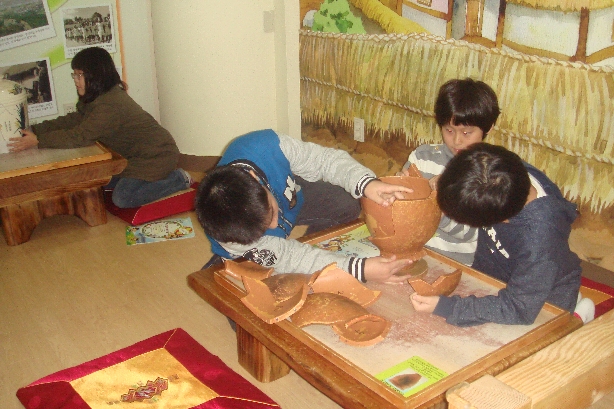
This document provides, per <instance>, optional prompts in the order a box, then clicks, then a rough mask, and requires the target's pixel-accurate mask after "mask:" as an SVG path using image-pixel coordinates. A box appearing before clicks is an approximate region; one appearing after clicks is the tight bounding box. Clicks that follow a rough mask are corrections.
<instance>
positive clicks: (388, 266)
mask: <svg viewBox="0 0 614 409" xmlns="http://www.w3.org/2000/svg"><path fill="white" fill-rule="evenodd" d="M412 263H413V262H412V261H411V260H406V259H403V260H397V258H396V257H395V256H392V257H390V258H386V257H371V258H368V259H367V260H366V261H365V279H366V280H367V282H369V281H375V282H379V283H402V282H405V281H406V280H407V277H404V276H396V275H395V273H397V272H399V271H401V269H403V268H404V267H407V266H408V265H410V264H412Z"/></svg>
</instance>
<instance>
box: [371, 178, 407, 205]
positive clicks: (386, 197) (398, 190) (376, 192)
mask: <svg viewBox="0 0 614 409" xmlns="http://www.w3.org/2000/svg"><path fill="white" fill-rule="evenodd" d="M412 192H413V189H410V188H408V187H405V186H400V185H392V184H390V183H385V182H382V181H381V180H372V181H371V182H369V183H368V184H367V187H365V197H366V198H368V199H371V200H373V201H374V202H375V203H377V204H379V205H382V206H384V207H387V206H390V205H391V204H393V203H394V201H395V200H397V199H403V193H412Z"/></svg>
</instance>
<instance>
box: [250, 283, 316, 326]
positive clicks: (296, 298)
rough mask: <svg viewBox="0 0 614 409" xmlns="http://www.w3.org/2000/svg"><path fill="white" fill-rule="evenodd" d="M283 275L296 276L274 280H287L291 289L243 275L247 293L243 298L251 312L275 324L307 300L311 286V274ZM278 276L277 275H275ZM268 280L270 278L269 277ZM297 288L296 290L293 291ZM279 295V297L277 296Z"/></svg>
mask: <svg viewBox="0 0 614 409" xmlns="http://www.w3.org/2000/svg"><path fill="white" fill-rule="evenodd" d="M280 275H281V276H284V275H285V276H296V277H289V278H287V279H283V278H279V279H276V280H273V281H272V283H271V284H272V285H273V282H275V283H278V284H279V283H280V282H283V281H285V282H286V284H287V285H288V288H289V289H282V290H280V289H279V288H281V287H284V285H281V286H280V287H279V288H275V287H274V288H270V287H269V286H268V285H267V283H266V282H265V281H264V280H262V281H261V280H256V279H253V278H250V277H248V276H243V286H244V287H245V291H247V295H246V296H245V297H243V298H241V302H243V304H245V306H246V307H247V308H249V310H250V311H251V312H253V313H254V315H256V316H257V317H258V318H260V319H261V320H262V321H264V322H266V323H268V324H273V323H275V322H278V321H281V320H284V319H286V318H288V317H289V316H290V315H292V314H294V313H295V312H296V311H297V310H299V308H301V306H302V305H303V303H304V302H305V299H306V298H307V293H308V292H309V286H308V285H307V281H308V279H309V277H310V276H306V275H304V274H280ZM273 277H277V276H273ZM267 280H268V279H267ZM290 289H295V290H296V292H294V293H292V290H290ZM276 296H277V297H279V298H276Z"/></svg>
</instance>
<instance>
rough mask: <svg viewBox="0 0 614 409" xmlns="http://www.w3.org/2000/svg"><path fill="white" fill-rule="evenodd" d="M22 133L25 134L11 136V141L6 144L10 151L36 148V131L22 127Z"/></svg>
mask: <svg viewBox="0 0 614 409" xmlns="http://www.w3.org/2000/svg"><path fill="white" fill-rule="evenodd" d="M21 134H22V135H23V136H22V137H18V138H9V142H8V143H7V144H6V146H7V147H8V148H9V152H19V151H23V150H26V149H30V148H34V147H35V146H37V145H38V138H37V137H36V135H35V134H34V132H32V131H30V130H27V129H22V130H21Z"/></svg>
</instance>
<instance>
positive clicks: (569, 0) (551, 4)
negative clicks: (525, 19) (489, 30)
mask: <svg viewBox="0 0 614 409" xmlns="http://www.w3.org/2000/svg"><path fill="white" fill-rule="evenodd" d="M507 2H508V3H514V4H518V5H521V6H526V7H531V8H534V9H546V10H555V11H580V10H581V9H583V8H586V9H589V10H597V9H605V8H608V7H614V2H612V0H508V1H507Z"/></svg>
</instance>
